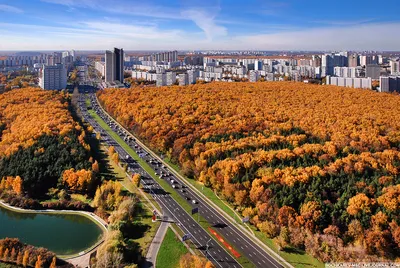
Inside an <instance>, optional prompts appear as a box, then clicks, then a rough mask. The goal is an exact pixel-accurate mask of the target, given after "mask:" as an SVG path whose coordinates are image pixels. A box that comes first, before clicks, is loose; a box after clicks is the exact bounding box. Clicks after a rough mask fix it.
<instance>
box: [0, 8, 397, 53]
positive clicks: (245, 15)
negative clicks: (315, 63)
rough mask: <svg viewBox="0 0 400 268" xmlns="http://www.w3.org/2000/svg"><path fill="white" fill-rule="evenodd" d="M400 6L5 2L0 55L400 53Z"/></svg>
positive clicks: (0, 15) (1, 14) (0, 11)
mask: <svg viewBox="0 0 400 268" xmlns="http://www.w3.org/2000/svg"><path fill="white" fill-rule="evenodd" d="M399 8H400V1H399V0H386V1H382V2H379V3H378V2H376V1H373V0H336V1H328V0H325V1H324V0H319V1H317V0H276V1H274V0H240V1H239V0H202V1H201V0H146V1H145V0H13V1H10V0H0V50H63V49H78V50H79V49H85V50H104V49H108V48H110V47H113V46H118V47H123V48H125V49H126V50H148V49H178V50H183V49H188V50H199V49H218V50H231V49H232V50H235V49H240V50H254V49H256V50H400V35H399V32H400V17H399V15H398V14H399V13H398V11H399Z"/></svg>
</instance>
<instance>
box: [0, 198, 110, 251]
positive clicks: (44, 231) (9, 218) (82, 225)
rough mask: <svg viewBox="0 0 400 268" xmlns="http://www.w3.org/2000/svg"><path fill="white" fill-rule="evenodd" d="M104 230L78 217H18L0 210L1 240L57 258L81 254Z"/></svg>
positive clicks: (50, 215)
mask: <svg viewBox="0 0 400 268" xmlns="http://www.w3.org/2000/svg"><path fill="white" fill-rule="evenodd" d="M102 234H103V229H102V228H101V227H100V226H98V225H97V224H96V223H95V222H93V221H92V220H91V219H89V218H87V217H85V216H82V215H78V214H43V213H20V212H15V211H12V210H9V209H6V208H4V207H2V206H0V239H2V238H6V237H9V238H18V239H19V240H20V241H21V242H23V243H26V244H30V245H33V246H35V247H44V248H47V249H49V250H51V251H53V252H54V253H56V254H57V255H73V254H77V253H80V252H82V251H84V250H86V249H88V248H90V247H91V246H93V245H94V244H96V242H97V241H99V239H100V238H101V235H102Z"/></svg>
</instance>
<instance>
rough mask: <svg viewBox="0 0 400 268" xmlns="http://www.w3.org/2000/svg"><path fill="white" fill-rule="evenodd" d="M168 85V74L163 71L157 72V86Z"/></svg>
mask: <svg viewBox="0 0 400 268" xmlns="http://www.w3.org/2000/svg"><path fill="white" fill-rule="evenodd" d="M166 85H167V74H166V73H161V74H157V80H156V86H158V87H162V86H166Z"/></svg>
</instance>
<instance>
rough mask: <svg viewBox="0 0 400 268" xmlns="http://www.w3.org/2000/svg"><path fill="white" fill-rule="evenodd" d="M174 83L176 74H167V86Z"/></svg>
mask: <svg viewBox="0 0 400 268" xmlns="http://www.w3.org/2000/svg"><path fill="white" fill-rule="evenodd" d="M175 83H176V72H167V86H170V85H173V84H175Z"/></svg>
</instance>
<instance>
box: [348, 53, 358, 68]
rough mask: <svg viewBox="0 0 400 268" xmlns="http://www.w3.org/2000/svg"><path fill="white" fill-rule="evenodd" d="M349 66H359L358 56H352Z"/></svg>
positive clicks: (349, 58)
mask: <svg viewBox="0 0 400 268" xmlns="http://www.w3.org/2000/svg"><path fill="white" fill-rule="evenodd" d="M348 63H349V64H348V65H349V67H357V66H358V55H357V54H351V55H350V56H349V57H348Z"/></svg>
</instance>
